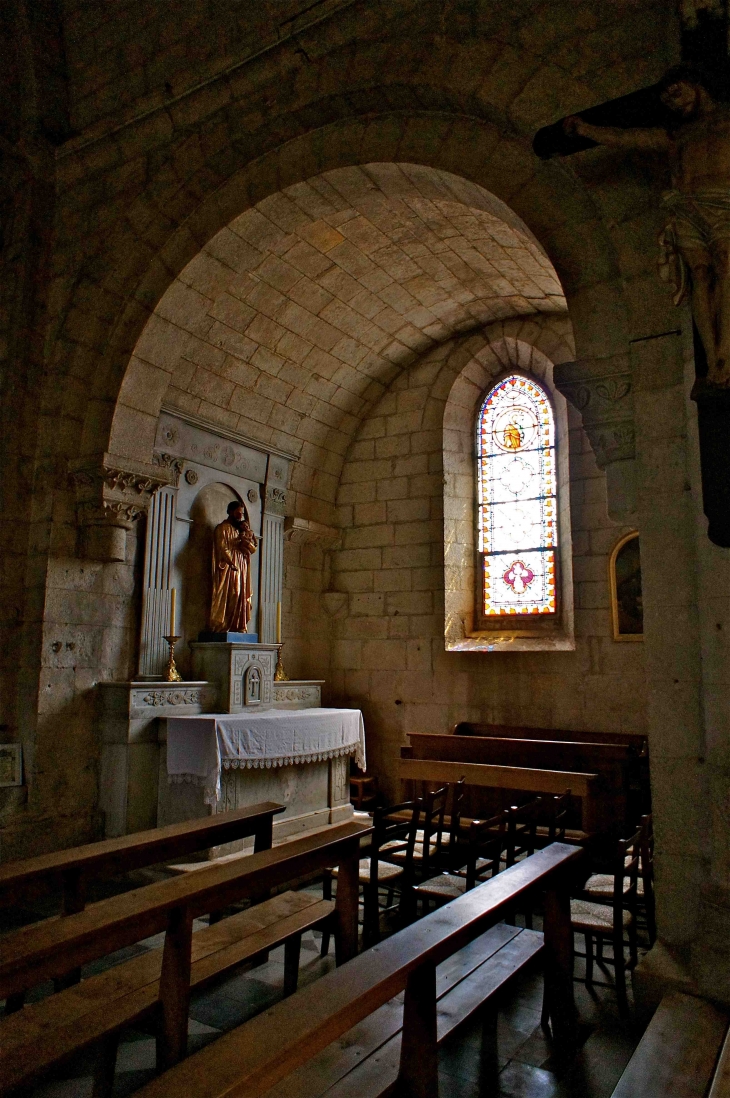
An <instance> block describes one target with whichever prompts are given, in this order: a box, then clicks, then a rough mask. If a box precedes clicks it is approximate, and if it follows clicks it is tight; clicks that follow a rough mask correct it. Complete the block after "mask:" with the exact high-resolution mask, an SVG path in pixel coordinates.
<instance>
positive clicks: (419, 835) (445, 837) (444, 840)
mask: <svg viewBox="0 0 730 1098" xmlns="http://www.w3.org/2000/svg"><path fill="white" fill-rule="evenodd" d="M425 837H426V832H425V831H417V832H416V842H417V843H420V844H421V845H423V840H424V838H425ZM431 841H432V842H433V836H432V837H431ZM450 842H451V832H450V831H444V832H442V835H441V845H442V846H448V844H449V843H450Z"/></svg>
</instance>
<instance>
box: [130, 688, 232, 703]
mask: <svg viewBox="0 0 730 1098" xmlns="http://www.w3.org/2000/svg"><path fill="white" fill-rule="evenodd" d="M176 685H177V684H174V686H173V689H169V690H164V689H159V688H158V687H157V685H156V686H155V689H154V690H147V691H141V690H137V691H135V693H134V695H133V703H134V704H135V705H152V706H160V705H201V706H207V705H210V704H211V703H212V702H214V701H215V696H216V691H215V688H214V687H208V686H201V687H195V688H193V689H181V688H180V687H179V686H177V688H176V689H175V688H174V687H175V686H176Z"/></svg>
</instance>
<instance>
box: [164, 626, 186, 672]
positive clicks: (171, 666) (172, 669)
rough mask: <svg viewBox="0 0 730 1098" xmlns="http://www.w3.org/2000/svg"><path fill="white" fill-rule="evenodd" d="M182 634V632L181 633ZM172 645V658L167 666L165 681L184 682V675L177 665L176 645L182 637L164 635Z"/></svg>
mask: <svg viewBox="0 0 730 1098" xmlns="http://www.w3.org/2000/svg"><path fill="white" fill-rule="evenodd" d="M180 636H182V634H180ZM163 640H166V641H167V643H168V645H169V646H170V658H169V660H168V661H167V667H166V668H165V682H182V681H183V680H182V675H181V674H180V672H179V671H178V669H177V667H175V645H176V644H177V642H178V641H179V640H180V637H173V636H170V637H163Z"/></svg>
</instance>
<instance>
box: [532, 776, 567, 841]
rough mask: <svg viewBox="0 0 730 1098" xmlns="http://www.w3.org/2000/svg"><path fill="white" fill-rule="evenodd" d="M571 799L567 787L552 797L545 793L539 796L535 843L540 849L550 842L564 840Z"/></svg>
mask: <svg viewBox="0 0 730 1098" xmlns="http://www.w3.org/2000/svg"><path fill="white" fill-rule="evenodd" d="M571 801H572V794H571V791H570V790H569V789H566V791H565V793H560V794H556V795H555V796H553V797H551V796H548V795H545V796H543V797H542V798H541V804H540V810H539V812H538V825H537V844H538V846H539V847H540V848H541V849H542V847H544V846H549V845H550V843H564V842H566V831H567V829H568V821H569V818H570V812H571V808H572V804H571Z"/></svg>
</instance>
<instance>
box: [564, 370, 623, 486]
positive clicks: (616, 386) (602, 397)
mask: <svg viewBox="0 0 730 1098" xmlns="http://www.w3.org/2000/svg"><path fill="white" fill-rule="evenodd" d="M594 368H595V367H594ZM554 379H555V385H556V387H557V389H558V390H559V391H560V392H561V393H562V394H563V396H564V397H565V398H566V400H569V401H570V403H571V404H572V405H573V407H574V408H576V409H577V410H578V411H579V412H580V414H581V419H582V420H583V427H584V428H585V431H586V434H587V435H588V438H589V440H590V443H591V446H592V448H593V452H594V453H595V455H596V461H597V462H598V465H599V468H601V469H605V468H606V466H607V465H610V464H612V463H613V462H617V461H630V460H632V459H633V458H634V457H635V455H636V451H635V438H636V436H635V427H634V397H633V385H632V380H631V373H630V371H629V369H628V368H626V369H622V370H615V371H612V372H611V373H609V374H600V375H599V374H593V373H592V372H591V367H589V366H587V365H586V364H583V363H580V362H564V363H562V364H561V365H559V366H556V367H555V371H554Z"/></svg>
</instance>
